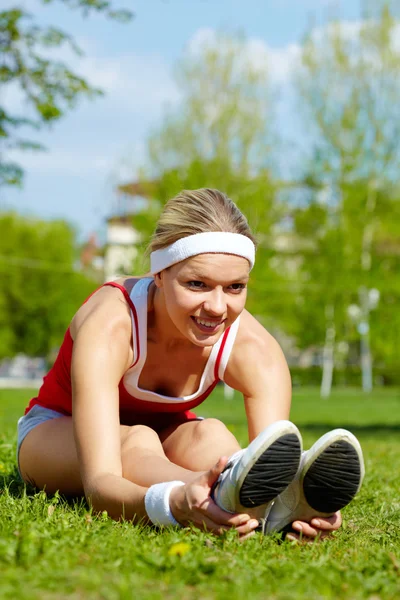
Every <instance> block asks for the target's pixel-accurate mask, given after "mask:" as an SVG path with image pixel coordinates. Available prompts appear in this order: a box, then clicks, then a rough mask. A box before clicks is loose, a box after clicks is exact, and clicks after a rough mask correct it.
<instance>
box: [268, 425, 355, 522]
mask: <svg viewBox="0 0 400 600" xmlns="http://www.w3.org/2000/svg"><path fill="white" fill-rule="evenodd" d="M364 473H365V469H364V460H363V455H362V450H361V446H360V444H359V442H358V440H357V438H356V437H355V436H354V435H353V434H352V433H350V431H346V429H334V430H333V431H330V432H329V433H326V434H325V435H323V436H322V437H321V438H320V439H319V440H318V441H317V442H316V443H315V444H314V445H313V446H312V447H311V448H310V450H308V451H307V452H303V455H302V457H301V464H300V468H299V471H298V473H297V475H296V478H295V479H294V481H293V482H292V483H291V484H290V486H289V487H288V488H287V490H285V491H284V492H283V493H282V494H281V495H280V496H279V497H278V498H277V499H276V501H275V502H274V504H273V506H272V508H271V510H270V511H269V513H268V514H266V515H265V518H264V519H262V520H261V521H262V522H261V527H262V531H263V533H272V532H273V531H280V532H285V531H290V530H291V524H292V523H293V521H298V520H299V521H308V522H309V521H311V519H312V518H314V517H319V516H321V517H328V516H331V515H333V514H334V513H335V512H336V511H337V510H340V509H341V508H343V507H344V506H347V504H349V502H350V501H351V500H352V499H353V498H354V496H355V495H356V494H357V492H358V491H359V489H360V488H361V484H362V481H363V478H364Z"/></svg>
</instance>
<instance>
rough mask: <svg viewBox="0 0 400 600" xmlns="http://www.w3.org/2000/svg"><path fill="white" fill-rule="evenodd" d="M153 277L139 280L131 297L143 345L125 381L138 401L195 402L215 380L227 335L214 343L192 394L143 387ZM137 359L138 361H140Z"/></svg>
mask: <svg viewBox="0 0 400 600" xmlns="http://www.w3.org/2000/svg"><path fill="white" fill-rule="evenodd" d="M152 281H153V278H152V277H151V278H150V277H146V278H143V279H139V281H138V282H137V283H136V284H135V285H134V286H133V288H132V291H131V294H130V298H131V300H132V303H133V305H134V306H135V308H136V314H137V320H138V329H139V344H137V343H134V344H133V347H134V354H135V356H134V357H133V363H135V364H133V366H132V367H130V369H128V371H127V372H126V373H125V375H124V376H123V384H124V387H125V389H126V391H127V392H128V393H129V394H130V395H131V396H132V397H134V398H137V399H138V400H144V401H148V402H159V403H161V404H167V403H168V404H175V403H176V404H178V403H181V402H191V401H193V400H195V399H196V398H197V397H198V396H201V395H202V394H204V393H205V392H206V391H207V389H208V388H209V387H210V386H211V385H212V384H213V383H214V381H215V377H214V370H215V361H216V359H217V356H218V352H219V349H220V347H221V344H222V341H223V337H224V336H223V335H222V336H221V337H220V339H219V340H218V342H217V343H216V344H214V346H213V348H212V350H211V353H210V356H209V357H208V360H207V363H206V366H205V367H204V371H203V374H202V376H201V379H200V384H199V387H198V389H197V391H196V392H195V393H194V394H191V395H190V396H180V397H178V398H174V397H172V396H164V395H163V394H157V392H152V391H150V390H145V389H143V388H140V387H139V385H138V382H139V378H140V374H141V372H142V369H143V366H144V363H145V362H146V356H147V311H148V308H147V298H148V291H149V287H150V284H151V282H152ZM131 319H132V332H133V336H135V334H136V326H135V320H134V317H133V314H132V315H131ZM239 320H240V317H238V318H237V319H236V320H235V321H234V323H232V325H231V327H230V329H229V332H228V335H227V336H226V340H225V346H224V349H223V351H222V355H221V359H220V364H219V369H218V377H219V379H221V380H223V375H224V371H225V367H226V365H227V363H228V359H229V355H230V353H231V351H232V347H233V344H234V341H235V338H236V333H237V331H238V328H239ZM138 346H139V349H140V351H139V360H137V358H138V357H137V355H136V354H137V348H138ZM136 361H137V362H136Z"/></svg>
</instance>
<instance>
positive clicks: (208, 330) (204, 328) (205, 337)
mask: <svg viewBox="0 0 400 600" xmlns="http://www.w3.org/2000/svg"><path fill="white" fill-rule="evenodd" d="M249 271H250V266H249V263H248V261H247V260H246V259H245V258H242V257H240V256H234V255H232V254H200V255H198V256H195V257H193V258H189V259H187V260H184V261H182V262H180V263H178V264H176V265H173V266H172V267H170V268H169V269H165V270H164V271H161V273H159V274H158V275H156V277H155V283H156V285H157V288H159V291H160V292H161V294H162V299H163V308H164V310H165V312H166V313H167V315H168V317H169V319H170V322H171V325H172V329H173V330H174V334H175V335H176V336H177V337H182V338H186V339H188V340H189V341H191V342H192V343H193V344H195V345H196V346H211V345H214V344H215V343H216V342H217V341H218V339H219V338H220V337H221V335H222V334H223V332H224V331H225V330H226V329H227V328H228V327H229V326H230V325H231V324H232V323H233V322H234V320H235V319H236V318H237V317H238V316H239V315H240V313H241V312H242V311H243V309H244V306H245V302H246V295H247V287H246V286H247V282H248V279H249Z"/></svg>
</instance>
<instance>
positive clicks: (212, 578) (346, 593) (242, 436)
mask: <svg viewBox="0 0 400 600" xmlns="http://www.w3.org/2000/svg"><path fill="white" fill-rule="evenodd" d="M30 395H31V393H30V392H29V391H26V390H23V391H21V390H18V391H16V390H13V391H10V390H0V432H1V433H0V573H1V577H0V598H2V599H6V598H7V599H8V598H12V599H13V600H14V599H16V598H17V599H18V600H19V599H24V598H29V599H36V598H38V599H39V598H40V599H44V600H52V599H54V600H55V599H57V600H58V599H61V600H62V599H64V598H72V599H82V598H84V599H85V600H86V599H88V600H90V599H95V598H96V599H97V598H105V599H110V600H114V599H128V598H135V599H136V598H139V599H146V600H147V599H150V598H151V599H153V598H154V599H158V598H160V599H161V598H163V599H175V598H182V599H185V600H186V599H188V600H189V599H198V598H202V599H204V600H206V599H221V600H222V599H224V600H225V599H226V598H229V600H236V599H237V600H239V599H247V598H249V599H250V598H251V599H252V600H253V599H254V600H258V599H260V600H261V599H266V598H273V599H274V600H275V599H276V600H291V599H298V598H307V599H310V600H315V599H318V598H346V599H351V600H353V599H357V598H368V599H370V600H378V599H398V598H400V468H399V465H400V393H399V390H394V389H388V390H382V391H376V392H374V393H373V394H371V395H363V394H362V393H360V392H359V391H357V390H340V391H337V392H335V393H334V395H333V396H332V397H331V398H330V399H329V400H321V399H320V398H319V396H318V393H317V391H316V390H310V389H300V390H295V394H294V401H293V411H292V416H291V418H292V420H293V421H294V422H295V423H296V424H297V425H298V427H299V428H300V430H301V432H302V434H303V439H304V443H305V447H306V448H307V447H308V446H309V445H311V444H312V443H313V442H314V441H315V440H316V439H317V438H318V437H319V436H320V435H322V434H323V433H325V432H326V431H328V430H329V429H332V428H334V427H339V426H340V427H347V428H348V429H351V430H352V431H353V432H354V433H355V434H356V435H357V436H358V438H359V440H360V442H361V445H362V446H363V449H364V455H365V461H366V478H365V482H364V486H363V489H362V490H361V492H360V494H359V495H358V496H357V498H356V499H355V500H354V501H353V502H352V503H351V504H350V505H349V506H348V507H347V508H346V509H345V510H344V511H343V515H344V526H343V527H342V529H341V530H340V532H338V533H337V534H335V536H334V537H332V539H330V540H328V541H325V542H323V543H313V544H310V545H303V546H298V545H293V544H291V543H289V542H283V543H280V542H279V540H278V539H277V537H263V536H261V535H257V536H254V537H253V538H252V539H250V540H248V541H247V542H245V543H239V542H238V541H237V539H236V538H235V536H234V534H233V533H232V532H229V533H228V534H227V535H226V537H224V538H215V537H213V536H211V535H208V534H204V533H202V532H199V531H192V530H190V529H184V530H169V531H164V532H162V533H158V532H157V531H155V530H152V529H150V528H148V527H140V526H132V525H131V524H130V523H128V522H124V523H116V522H113V521H112V520H110V519H109V518H107V515H101V516H94V515H91V514H90V512H89V510H88V507H87V506H86V504H85V502H84V501H77V502H75V503H67V502H66V501H65V500H63V499H62V498H59V497H58V496H57V495H56V496H53V497H47V496H46V495H45V494H44V493H36V494H35V493H34V492H33V491H32V490H28V491H25V489H24V486H23V485H22V484H21V483H20V482H18V480H17V479H16V472H15V461H14V453H15V424H16V420H17V418H18V417H19V416H20V414H22V410H23V407H24V406H25V404H26V403H27V400H28V399H29V397H30ZM198 412H199V414H203V415H204V416H217V417H219V418H221V419H222V420H224V422H225V423H226V424H227V425H228V426H229V428H230V429H231V430H232V431H233V432H234V433H235V435H236V436H237V437H238V439H239V440H240V441H241V443H242V444H245V443H246V426H245V420H244V411H243V407H242V403H241V400H240V398H239V396H235V398H234V399H233V400H224V398H223V396H222V392H221V389H218V390H217V391H216V392H215V393H214V395H213V396H212V398H210V399H209V400H207V401H206V402H205V403H204V404H203V405H202V407H201V411H198ZM2 478H3V482H2Z"/></svg>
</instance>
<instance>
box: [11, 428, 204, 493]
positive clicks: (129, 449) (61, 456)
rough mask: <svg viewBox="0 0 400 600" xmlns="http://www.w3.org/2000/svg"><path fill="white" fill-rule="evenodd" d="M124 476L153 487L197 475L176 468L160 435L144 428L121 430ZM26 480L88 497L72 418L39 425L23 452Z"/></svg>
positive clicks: (27, 440)
mask: <svg viewBox="0 0 400 600" xmlns="http://www.w3.org/2000/svg"><path fill="white" fill-rule="evenodd" d="M120 430H121V458H122V470H123V476H124V477H125V478H126V479H129V480H130V481H133V482H134V483H138V484H139V485H143V486H146V487H147V486H150V485H152V484H153V483H158V482H160V481H169V480H174V479H180V480H182V481H185V482H186V481H190V480H191V479H193V477H194V475H193V473H192V472H191V471H188V470H186V469H184V468H181V467H179V466H176V465H173V464H172V463H171V462H170V461H169V460H168V459H167V458H166V456H165V454H164V451H163V448H162V445H161V443H160V440H159V438H158V436H157V434H156V433H155V432H154V431H153V430H152V429H150V428H149V427H145V426H142V425H136V426H133V427H127V426H123V425H121V426H120ZM19 466H20V471H21V474H22V477H23V479H24V481H26V482H27V483H31V484H32V485H34V486H35V487H38V488H40V489H46V491H48V492H49V493H54V492H55V491H56V490H59V491H60V492H61V493H63V494H66V495H82V494H83V493H84V490H83V485H82V480H81V476H80V469H79V461H78V455H77V451H76V445H75V439H74V434H73V427H72V419H71V417H60V418H58V419H52V420H50V421H46V422H44V423H41V424H40V425H37V426H36V427H35V428H34V429H32V430H31V431H30V432H29V433H28V435H27V436H26V438H25V439H24V441H23V443H22V445H21V448H20V452H19Z"/></svg>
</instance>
